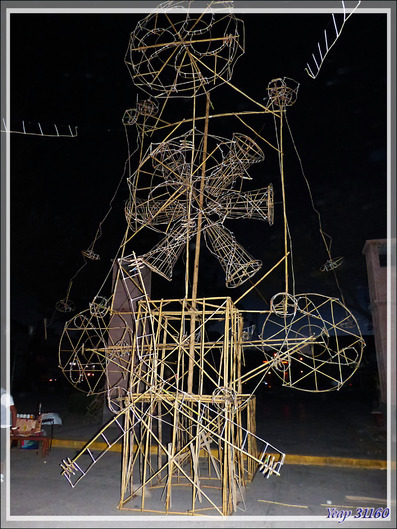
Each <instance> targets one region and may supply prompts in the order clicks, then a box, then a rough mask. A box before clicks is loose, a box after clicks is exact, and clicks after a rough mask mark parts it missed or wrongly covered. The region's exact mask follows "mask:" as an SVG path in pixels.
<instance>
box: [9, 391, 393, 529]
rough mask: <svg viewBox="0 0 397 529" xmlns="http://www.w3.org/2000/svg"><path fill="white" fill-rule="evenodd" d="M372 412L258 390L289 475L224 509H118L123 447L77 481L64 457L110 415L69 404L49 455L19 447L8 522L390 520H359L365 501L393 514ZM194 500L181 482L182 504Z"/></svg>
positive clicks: (177, 495)
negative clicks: (204, 512) (64, 469)
mask: <svg viewBox="0 0 397 529" xmlns="http://www.w3.org/2000/svg"><path fill="white" fill-rule="evenodd" d="M317 397H318V396H317ZM20 406H22V401H21V402H20ZM371 411H372V410H371V405H370V403H368V402H366V401H363V400H360V399H355V398H351V399H350V400H346V399H345V397H343V398H342V397H341V396H336V397H327V398H326V399H321V397H320V398H314V397H313V396H309V397H306V396H301V395H299V396H297V398H296V399H289V398H287V397H285V396H283V395H281V394H280V395H279V396H277V395H276V396H275V395H272V398H271V399H270V398H269V399H267V397H266V395H265V396H264V398H260V399H258V418H259V419H258V435H260V436H261V437H263V438H264V439H266V440H267V441H269V442H270V443H271V444H273V445H274V446H276V447H277V448H279V449H280V450H282V451H284V452H285V453H286V454H287V457H286V464H285V465H284V466H283V467H282V470H281V475H280V476H279V477H277V476H272V477H270V479H265V478H264V477H263V475H262V474H260V473H257V475H256V476H255V478H254V480H253V482H252V483H250V484H249V485H248V487H247V490H246V492H245V494H244V499H243V500H242V501H241V502H240V503H239V509H238V510H237V512H236V513H235V514H233V515H232V516H230V517H227V518H223V517H221V516H219V515H216V516H211V517H207V516H194V517H192V516H181V515H178V516H175V515H168V516H166V517H164V516H163V515H160V514H158V513H154V512H153V513H146V512H145V513H142V512H139V511H127V510H122V511H120V510H118V509H117V504H118V501H119V499H120V497H119V494H120V468H121V454H120V452H116V451H114V452H109V453H107V454H106V455H105V456H104V457H103V459H101V460H100V461H99V462H98V463H96V464H95V465H94V467H93V468H92V469H91V470H90V471H89V472H88V473H87V475H86V476H84V478H83V479H82V480H81V481H80V482H79V483H78V484H77V485H76V486H75V488H72V487H71V486H70V485H69V483H68V482H67V481H66V479H65V478H64V477H62V476H61V475H60V472H61V468H60V463H61V461H62V460H63V459H67V458H71V459H72V458H73V456H74V455H75V454H76V453H77V452H78V450H79V443H80V444H83V442H85V441H88V440H89V439H90V438H92V437H93V436H94V434H95V433H96V432H97V431H98V430H99V429H100V427H101V421H100V420H99V422H95V421H94V422H91V423H90V422H89V421H87V417H86V416H84V415H82V414H77V413H69V412H67V410H63V411H62V410H61V415H63V417H62V418H63V424H62V426H56V427H55V428H54V441H53V447H52V450H51V452H50V454H49V455H48V456H47V457H45V458H42V457H41V453H40V452H39V453H38V454H37V452H36V450H28V449H19V448H15V447H14V448H12V449H11V458H10V476H9V478H10V488H9V489H8V488H7V485H4V484H3V485H2V499H3V500H4V501H5V503H3V505H7V508H8V509H9V511H8V513H6V512H5V510H4V509H2V514H3V517H4V515H5V514H7V515H8V519H7V520H5V519H3V522H2V527H72V526H73V527H75V526H76V524H78V525H77V526H79V527H83V526H84V527H146V526H147V521H148V520H150V526H151V527H168V526H169V527H186V526H189V527H203V526H207V527H242V526H246V527H265V526H266V527H270V526H272V527H312V526H313V527H321V526H327V527H328V526H330V525H331V526H335V527H340V524H341V523H343V524H345V525H348V526H350V527H355V526H357V525H356V524H360V523H362V522H365V524H366V526H367V525H372V524H374V525H376V527H386V526H390V522H387V520H385V519H382V517H381V516H380V518H377V519H376V520H375V519H374V520H373V521H370V520H368V519H366V520H361V519H359V518H356V519H354V515H356V516H358V515H359V514H360V513H361V511H359V510H357V509H359V508H367V509H371V508H373V509H374V510H373V511H370V510H368V511H365V512H366V513H367V516H370V515H371V513H372V515H374V513H375V512H377V515H382V514H384V515H387V510H385V509H387V508H388V507H390V505H389V506H388V504H387V503H386V500H387V495H388V488H387V476H388V472H387V470H386V468H385V467H386V439H387V436H386V431H385V425H384V421H383V422H382V421H380V420H379V416H377V415H374V414H373V413H371ZM336 464H342V465H343V466H335V465H336ZM394 494H395V492H394ZM7 495H8V497H7ZM155 499H156V491H154V492H153V497H152V498H149V499H148V503H147V507H148V508H152V509H153V510H159V509H161V508H162V504H161V502H157V501H155ZM188 504H189V505H190V497H189V499H188ZM138 506H139V498H138V499H134V500H131V502H130V503H129V504H128V507H129V508H131V509H134V508H138ZM186 508H187V507H186V503H185V501H184V493H183V491H182V490H181V492H179V489H178V492H174V494H173V497H172V509H173V510H175V511H178V512H186ZM376 509H378V511H376ZM363 512H364V511H363ZM73 517H78V518H77V521H76V519H75V518H73ZM90 517H93V518H90ZM345 517H347V518H346V520H345V521H343V519H344V518H345Z"/></svg>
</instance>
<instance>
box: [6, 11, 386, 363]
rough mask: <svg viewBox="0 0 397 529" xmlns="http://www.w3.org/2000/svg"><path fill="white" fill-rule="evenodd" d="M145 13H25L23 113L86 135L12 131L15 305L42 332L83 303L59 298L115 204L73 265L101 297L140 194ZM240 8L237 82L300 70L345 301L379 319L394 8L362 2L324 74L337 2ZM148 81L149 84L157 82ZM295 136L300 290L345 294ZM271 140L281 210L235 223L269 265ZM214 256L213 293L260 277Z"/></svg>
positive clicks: (317, 178) (307, 130) (258, 96)
mask: <svg viewBox="0 0 397 529" xmlns="http://www.w3.org/2000/svg"><path fill="white" fill-rule="evenodd" d="M364 3H365V2H364ZM133 4H134V2H130V3H129V5H130V7H133ZM282 4H289V3H288V2H282ZM143 16H144V15H143V14H142V13H141V14H136V13H127V14H109V13H107V14H95V13H90V14H55V13H53V14H40V13H31V14H24V13H15V14H12V15H11V34H10V44H11V120H12V126H10V127H9V128H13V127H14V130H15V127H17V128H18V127H19V129H20V127H21V125H20V124H21V121H22V120H24V121H25V122H32V123H41V124H42V126H43V127H44V126H46V124H48V126H51V124H53V123H55V124H58V125H71V126H72V127H74V126H78V136H77V138H49V137H41V136H37V137H35V136H28V135H22V134H11V174H10V186H11V209H10V218H11V226H10V233H11V278H10V280H11V321H12V323H13V324H15V325H16V326H17V327H16V328H22V327H27V326H29V325H32V326H35V327H36V332H38V333H39V334H40V333H41V332H43V330H42V329H43V324H42V322H43V320H44V318H46V319H47V325H48V331H49V332H52V333H53V334H54V336H55V337H56V336H57V334H59V332H60V330H61V329H62V327H63V324H64V322H65V321H66V320H67V319H69V317H70V315H67V314H63V313H59V312H57V311H55V304H56V302H57V301H58V300H60V299H62V298H64V297H65V296H66V293H67V288H68V285H69V281H70V280H71V278H72V277H73V276H74V274H76V272H77V271H78V270H79V269H80V267H81V266H82V265H83V264H84V260H83V257H82V254H81V250H84V249H86V248H88V246H89V245H90V244H91V242H92V241H93V239H94V237H95V234H96V232H97V229H98V226H99V223H100V222H101V220H102V219H103V218H104V217H105V215H106V214H107V212H108V211H109V207H110V205H111V206H112V209H111V211H110V213H109V215H108V216H107V218H106V220H105V222H104V223H103V225H102V234H101V237H100V238H99V239H98V241H97V244H96V246H95V251H97V252H98V254H100V256H101V260H100V261H89V262H87V264H86V266H85V267H84V268H83V269H82V270H81V271H80V272H79V273H78V274H77V276H76V277H75V279H74V281H73V285H72V289H71V293H70V298H71V299H72V300H73V301H74V302H75V303H76V310H77V312H79V311H82V310H84V309H86V308H87V307H88V303H89V301H90V300H91V299H93V297H94V296H95V295H96V294H97V291H98V289H99V287H100V286H101V284H102V282H103V281H104V279H105V276H106V274H107V273H108V271H109V269H110V267H111V260H112V259H113V257H114V256H115V254H116V252H117V249H118V247H119V244H120V243H121V240H122V237H123V234H124V230H125V218H124V212H123V207H124V202H125V201H126V199H127V198H128V187H127V184H126V176H128V175H124V177H123V171H124V163H125V161H126V159H127V156H128V151H127V142H126V136H125V131H124V127H123V125H122V116H123V114H124V111H125V110H126V109H128V108H133V107H134V105H135V102H136V97H137V93H138V91H137V89H136V88H135V87H134V85H133V83H132V81H131V79H130V76H129V73H128V70H127V68H126V66H125V64H124V56H125V53H126V51H127V46H128V40H129V35H130V33H131V31H133V29H134V28H135V26H136V24H137V21H138V20H139V19H141V18H142V17H143ZM237 16H238V18H240V19H242V20H243V21H244V24H245V54H244V55H243V56H242V57H241V58H240V59H239V60H238V61H237V63H236V66H235V70H234V76H233V78H232V82H233V84H234V85H235V86H237V87H238V88H240V89H241V90H243V91H244V92H246V93H247V94H248V95H249V96H250V97H252V98H253V99H255V100H258V101H262V100H263V98H264V97H265V96H266V87H267V85H268V83H269V81H270V80H272V79H274V78H278V77H289V78H292V79H295V80H296V81H297V82H299V83H300V87H299V92H298V100H297V102H296V103H295V105H293V106H292V107H291V108H289V110H288V111H287V118H288V123H289V126H290V129H291V132H292V134H293V138H294V142H295V146H296V149H297V151H298V153H299V156H300V159H301V162H302V166H303V168H304V173H305V176H306V178H307V180H308V182H309V184H310V190H311V193H312V196H313V200H314V203H315V207H316V208H317V210H318V211H319V212H320V214H321V222H322V227H323V230H324V231H325V232H326V233H327V234H329V235H330V236H331V237H332V254H333V256H334V257H337V256H343V258H344V262H343V265H342V267H341V268H339V269H338V280H339V283H340V285H341V288H342V291H343V295H344V297H345V301H346V304H347V306H348V307H349V309H350V310H351V311H352V312H353V314H354V315H355V316H356V317H357V318H358V320H359V323H360V324H361V326H362V333H363V335H367V334H371V333H372V329H371V318H370V312H369V295H368V286H367V275H366V266H365V257H364V255H363V254H362V249H363V247H364V244H365V241H366V240H367V239H380V238H386V237H387V222H386V219H387V158H386V141H387V130H386V109H387V106H386V91H387V64H386V45H387V31H386V15H385V14H379V13H360V11H358V12H357V13H355V14H354V15H353V16H352V17H351V18H350V19H349V20H348V21H347V22H346V25H345V28H344V30H343V32H342V34H341V36H340V38H339V40H338V41H337V42H336V44H335V46H334V47H333V48H332V50H331V51H330V53H329V55H328V57H327V58H326V60H325V62H324V65H323V67H322V69H321V71H320V73H319V75H318V77H317V78H316V79H315V80H313V79H311V78H310V77H309V76H308V75H307V74H306V73H305V71H304V69H305V66H306V63H307V61H308V60H309V59H310V56H311V54H312V52H313V51H314V50H315V48H316V46H317V42H318V40H319V39H320V38H321V36H322V32H323V30H324V29H325V28H326V27H327V26H328V24H329V22H330V17H331V15H330V14H329V13H322V14H310V13H303V12H302V13H296V14H289V13H286V12H283V13H277V14H269V13H267V14H266V13H261V14H247V13H238V14H237ZM139 96H140V97H143V98H144V97H145V95H144V94H143V93H139ZM213 104H214V106H215V108H216V111H219V112H226V111H231V110H233V109H235V108H236V105H237V109H238V110H242V109H245V108H247V109H249V108H252V105H250V103H249V101H248V100H246V99H244V98H242V97H240V96H239V95H238V94H237V93H236V92H235V91H233V90H232V89H229V88H228V87H225V86H223V87H220V88H219V89H217V90H214V91H213ZM174 108H175V112H176V113H177V112H178V111H179V112H180V113H183V112H186V113H187V112H189V111H190V108H191V102H189V101H184V102H182V103H180V104H179V106H177V105H175V106H174ZM175 118H176V119H178V115H177V114H176V116H175ZM179 119H180V118H179ZM262 121H263V122H262V124H261V126H262V127H263V129H262V133H263V134H264V135H266V133H267V130H268V131H269V134H270V133H271V132H272V130H273V123H272V120H271V119H270V118H267V117H265V118H263V120H262ZM18 124H19V125H18ZM233 132H234V130H232V129H230V128H229V124H225V125H224V130H223V131H222V135H223V136H226V137H231V136H232V133H233ZM285 141H286V157H285V159H286V167H285V171H286V193H287V197H286V200H287V213H288V219H289V224H290V229H291V236H292V241H293V249H294V259H295V276H296V282H297V286H296V290H297V292H318V293H322V294H326V295H329V296H336V297H339V292H338V289H337V288H336V286H335V281H334V276H333V275H332V274H331V275H327V274H324V273H321V272H320V271H319V268H320V267H321V265H323V264H324V263H325V261H326V260H327V254H326V252H325V249H324V245H323V242H322V239H321V236H320V233H319V223H318V217H317V215H316V213H315V212H314V211H313V208H312V205H311V203H310V197H309V193H308V189H307V186H306V183H305V180H304V177H303V175H302V171H301V167H300V164H299V160H298V158H297V156H296V152H295V150H294V146H293V144H292V142H291V140H290V139H289V138H288V137H286V139H285ZM264 152H265V157H266V158H265V161H264V162H263V163H262V164H261V167H255V169H254V170H253V178H254V179H255V186H256V187H262V186H266V185H268V184H269V183H270V182H271V183H273V185H274V188H275V202H276V209H275V223H274V226H272V227H270V226H268V225H265V224H264V223H260V222H254V221H248V222H247V223H241V226H240V225H238V224H239V223H238V221H234V222H233V221H230V225H228V226H229V227H230V229H232V230H233V231H234V232H235V234H236V237H237V239H238V240H239V242H241V243H242V244H243V245H244V247H245V248H246V249H247V250H248V251H249V252H250V253H251V254H252V255H254V256H255V257H257V258H259V259H262V261H263V269H262V271H261V272H259V273H258V274H257V276H255V278H254V281H255V280H256V279H257V278H259V277H260V275H261V274H262V273H264V272H265V271H266V270H267V269H269V268H270V267H271V266H273V265H274V264H275V262H277V260H278V259H279V258H281V256H282V252H283V247H282V220H281V219H282V204H281V197H280V182H279V174H278V167H277V164H274V163H273V161H274V160H273V157H272V155H271V153H267V152H266V150H265V151H264ZM120 180H121V185H120V187H119V189H118V193H117V194H116V196H115V197H114V200H113V201H112V197H113V196H114V193H115V191H116V188H117V186H118V184H119V182H120ZM149 235H150V232H149ZM149 235H146V236H142V237H140V238H139V239H137V242H136V246H135V247H133V248H131V250H134V251H135V252H136V253H137V254H138V255H139V254H140V253H143V252H145V251H146V250H148V249H149V246H148V242H147V241H148V240H149V239H145V237H149ZM207 257H208V259H207ZM204 263H205V265H204ZM178 270H179V272H178ZM178 270H177V271H176V273H175V280H174V282H173V283H172V284H169V283H168V282H167V281H166V280H164V279H162V278H156V277H154V278H153V289H152V296H153V297H157V298H160V297H163V296H164V297H165V296H167V295H169V293H170V292H171V290H172V289H173V290H172V291H173V292H175V291H177V290H178V288H179V286H178V278H179V279H180V278H181V277H183V276H182V273H183V261H181V262H180V264H179V269H178ZM201 270H202V276H201V277H202V279H201V281H200V284H199V289H200V291H199V295H208V294H211V295H213V294H214V289H216V290H217V292H216V293H218V294H219V295H224V294H229V295H231V296H232V297H233V298H238V297H239V295H240V294H241V293H242V292H244V291H245V289H246V288H247V286H243V287H240V288H238V289H237V290H230V289H229V290H228V289H226V288H225V287H224V286H223V285H222V281H223V277H224V275H223V271H222V269H221V268H220V266H219V265H218V263H217V262H216V261H215V259H214V258H213V257H212V256H210V255H209V256H207V255H206V253H204V259H203V262H202V265H201ZM248 286H249V285H248ZM206 288H208V289H209V290H210V292H208V291H206ZM280 289H281V290H282V283H281V281H280V277H279V276H278V275H277V274H275V275H274V276H270V278H269V280H268V281H267V282H266V283H265V284H264V285H263V286H262V287H261V293H262V296H263V299H262V298H261V297H258V295H257V294H255V293H253V294H252V296H251V297H250V298H247V303H252V304H254V305H258V303H264V304H265V302H266V301H269V299H270V297H271V296H273V295H274V294H276V293H277V292H279V291H280ZM109 294H110V291H109ZM181 294H182V295H183V290H181ZM172 296H173V297H174V296H175V294H174V293H173V294H172ZM245 308H246V307H245ZM264 308H267V307H264ZM51 330H52V331H51ZM54 343H55V341H54ZM53 354H54V355H55V356H56V354H57V352H56V350H54V351H53Z"/></svg>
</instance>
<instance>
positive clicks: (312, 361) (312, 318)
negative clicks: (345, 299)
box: [261, 293, 365, 392]
mask: <svg viewBox="0 0 397 529" xmlns="http://www.w3.org/2000/svg"><path fill="white" fill-rule="evenodd" d="M277 299H284V300H287V299H288V307H289V308H290V307H292V308H293V310H285V311H281V310H280V304H278V303H276V304H275V305H274V310H271V311H270V313H269V314H268V316H267V318H266V320H265V323H264V324H263V328H262V333H261V339H262V343H263V347H264V349H263V350H264V353H265V356H266V357H267V358H268V360H269V362H271V364H272V368H273V371H274V372H275V373H276V375H277V376H278V377H279V378H280V379H281V380H282V382H283V386H287V387H291V388H294V389H299V390H301V391H309V392H325V391H332V390H339V389H340V388H341V387H342V385H343V384H344V383H345V382H346V381H347V380H348V379H349V378H350V377H351V376H352V375H353V373H354V372H355V371H356V369H357V368H358V366H359V364H360V361H361V357H362V352H363V349H364V347H365V342H364V340H363V338H362V336H361V332H360V329H359V326H358V324H357V321H356V319H355V318H354V316H353V315H352V314H351V312H349V310H348V309H347V308H346V307H345V306H344V305H343V304H342V303H341V302H340V301H339V300H338V299H335V298H330V297H327V296H323V295H321V294H298V295H295V296H291V295H290V294H289V295H286V294H284V293H281V294H278V295H277ZM346 322H349V325H348V326H347V325H346V324H345V323H346Z"/></svg>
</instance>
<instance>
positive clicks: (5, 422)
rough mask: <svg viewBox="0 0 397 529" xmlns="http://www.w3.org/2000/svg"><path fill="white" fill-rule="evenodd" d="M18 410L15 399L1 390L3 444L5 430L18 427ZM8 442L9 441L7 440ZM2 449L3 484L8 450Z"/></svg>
mask: <svg viewBox="0 0 397 529" xmlns="http://www.w3.org/2000/svg"><path fill="white" fill-rule="evenodd" d="M16 425H17V410H16V408H15V405H14V399H13V398H12V396H11V395H10V394H9V393H8V392H7V391H6V390H5V389H4V388H1V430H2V432H1V433H2V436H1V437H2V442H3V432H4V430H3V428H4V429H6V428H10V427H11V429H13V430H14V429H15V428H16V427H17V426H16ZM7 441H8V439H7ZM3 448H5V447H3V446H2V447H1V483H3V481H4V460H5V455H4V454H5V452H6V450H5V449H4V450H3Z"/></svg>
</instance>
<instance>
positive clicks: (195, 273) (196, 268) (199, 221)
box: [187, 93, 210, 393]
mask: <svg viewBox="0 0 397 529" xmlns="http://www.w3.org/2000/svg"><path fill="white" fill-rule="evenodd" d="M209 113H210V95H209V93H207V100H206V105H205V123H204V140H203V160H202V165H201V182H200V197H199V214H198V218H197V235H196V249H195V254H194V266H193V285H192V318H191V323H190V345H189V375H188V384H187V391H188V393H192V392H193V371H194V355H195V349H194V342H195V327H196V321H195V314H194V310H195V308H196V299H197V284H198V271H199V261H200V242H201V226H202V223H203V213H202V208H203V204H204V188H205V169H206V158H207V143H208V123H209Z"/></svg>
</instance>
